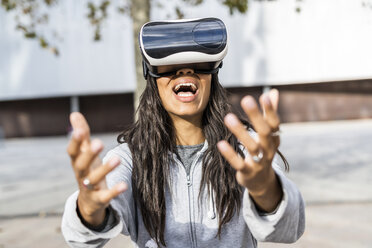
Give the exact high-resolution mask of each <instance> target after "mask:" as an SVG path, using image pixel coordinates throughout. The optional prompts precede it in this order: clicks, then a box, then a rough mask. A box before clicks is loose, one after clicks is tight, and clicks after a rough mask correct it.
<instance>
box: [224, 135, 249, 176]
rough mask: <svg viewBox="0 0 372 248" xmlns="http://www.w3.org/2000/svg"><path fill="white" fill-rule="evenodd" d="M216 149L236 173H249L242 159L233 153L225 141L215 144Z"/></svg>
mask: <svg viewBox="0 0 372 248" xmlns="http://www.w3.org/2000/svg"><path fill="white" fill-rule="evenodd" d="M217 148H218V150H219V151H220V153H221V154H222V156H223V157H224V158H225V159H226V161H227V162H228V163H229V164H230V165H231V167H233V168H234V169H235V170H237V171H242V172H244V173H249V171H250V170H249V168H248V166H247V165H246V164H245V162H244V159H243V158H242V157H241V156H240V155H239V154H238V153H236V152H235V150H234V149H233V148H232V146H231V145H230V144H229V143H228V142H227V141H225V140H221V141H219V142H218V143H217Z"/></svg>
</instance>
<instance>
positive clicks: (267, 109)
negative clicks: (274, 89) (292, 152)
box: [260, 93, 280, 132]
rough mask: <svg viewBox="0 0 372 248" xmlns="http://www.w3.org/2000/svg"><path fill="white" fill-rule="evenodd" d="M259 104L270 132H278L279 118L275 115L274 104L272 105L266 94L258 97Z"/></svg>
mask: <svg viewBox="0 0 372 248" xmlns="http://www.w3.org/2000/svg"><path fill="white" fill-rule="evenodd" d="M260 104H261V107H262V109H263V110H264V113H265V115H264V119H265V120H266V122H267V123H268V124H269V126H270V128H271V131H272V132H276V131H278V130H279V124H280V120H279V116H278V114H277V113H276V110H275V108H274V104H273V103H272V101H271V99H270V96H269V94H268V93H265V94H262V95H261V96H260Z"/></svg>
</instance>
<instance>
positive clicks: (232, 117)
mask: <svg viewBox="0 0 372 248" xmlns="http://www.w3.org/2000/svg"><path fill="white" fill-rule="evenodd" d="M225 122H227V123H228V124H230V125H234V126H235V125H237V124H238V123H239V121H238V118H236V116H235V115H234V114H231V113H230V114H227V115H226V116H225Z"/></svg>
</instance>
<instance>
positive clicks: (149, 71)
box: [139, 18, 227, 78]
mask: <svg viewBox="0 0 372 248" xmlns="http://www.w3.org/2000/svg"><path fill="white" fill-rule="evenodd" d="M139 43H140V48H141V52H142V56H143V72H144V76H145V78H147V75H150V76H152V77H155V78H157V77H163V76H169V75H174V74H175V73H176V71H177V70H179V69H181V68H186V67H187V68H192V69H194V72H195V73H204V74H211V73H212V74H213V73H217V72H218V70H219V68H221V66H222V63H221V62H222V59H223V58H224V57H225V55H226V53H227V32H226V27H225V25H224V23H223V22H222V21H221V20H220V19H217V18H204V19H194V20H176V21H161V22H149V23H146V24H145V25H143V27H142V29H141V32H140V35H139ZM158 67H159V71H158Z"/></svg>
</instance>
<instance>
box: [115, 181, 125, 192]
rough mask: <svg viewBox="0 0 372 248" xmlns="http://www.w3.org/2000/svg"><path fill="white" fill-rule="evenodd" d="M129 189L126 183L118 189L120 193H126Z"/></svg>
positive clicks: (121, 184)
mask: <svg viewBox="0 0 372 248" xmlns="http://www.w3.org/2000/svg"><path fill="white" fill-rule="evenodd" d="M126 189H127V185H126V184H125V183H120V184H119V185H118V187H117V190H118V191H119V192H124V191H125V190H126Z"/></svg>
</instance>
